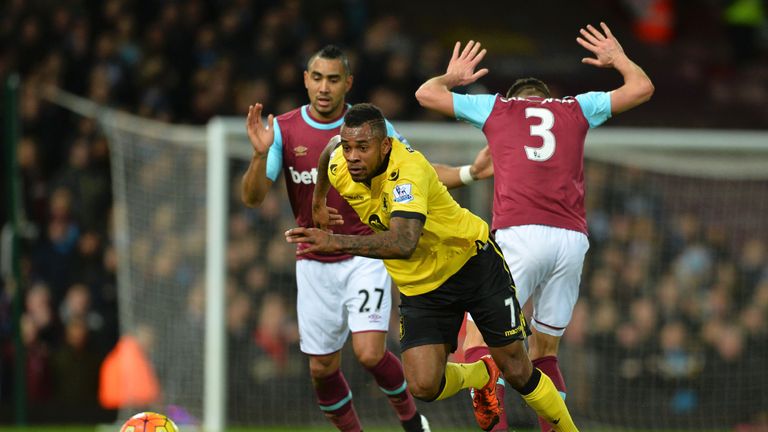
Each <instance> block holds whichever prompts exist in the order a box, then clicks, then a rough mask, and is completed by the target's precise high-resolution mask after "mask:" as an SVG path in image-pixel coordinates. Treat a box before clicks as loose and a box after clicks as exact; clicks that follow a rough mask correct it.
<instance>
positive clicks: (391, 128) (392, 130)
mask: <svg viewBox="0 0 768 432" xmlns="http://www.w3.org/2000/svg"><path fill="white" fill-rule="evenodd" d="M384 122H385V123H386V124H387V136H390V137H393V138H397V139H398V140H399V141H400V142H402V143H404V144H408V140H407V139H406V138H405V137H404V136H402V135H400V132H398V131H397V129H395V127H394V126H392V123H390V122H389V120H386V119H385V120H384Z"/></svg>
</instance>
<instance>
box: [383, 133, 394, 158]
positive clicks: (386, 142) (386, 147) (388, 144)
mask: <svg viewBox="0 0 768 432" xmlns="http://www.w3.org/2000/svg"><path fill="white" fill-rule="evenodd" d="M391 149H392V138H390V137H388V136H385V137H384V139H383V140H381V154H382V155H385V154H387V153H389V151H390V150H391Z"/></svg>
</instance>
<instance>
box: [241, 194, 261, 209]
mask: <svg viewBox="0 0 768 432" xmlns="http://www.w3.org/2000/svg"><path fill="white" fill-rule="evenodd" d="M240 200H241V201H242V202H243V204H245V206H246V207H248V208H256V207H258V206H260V205H261V201H262V199H259V198H258V197H255V196H253V195H248V194H246V193H245V192H243V193H242V195H241V196H240Z"/></svg>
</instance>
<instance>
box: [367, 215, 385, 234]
mask: <svg viewBox="0 0 768 432" xmlns="http://www.w3.org/2000/svg"><path fill="white" fill-rule="evenodd" d="M368 226H370V227H371V228H373V229H375V230H376V231H387V230H388V229H389V228H387V227H386V226H385V225H384V222H382V221H381V218H380V217H379V215H377V214H372V215H371V216H369V217H368Z"/></svg>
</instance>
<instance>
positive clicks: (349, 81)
mask: <svg viewBox="0 0 768 432" xmlns="http://www.w3.org/2000/svg"><path fill="white" fill-rule="evenodd" d="M354 80H355V77H354V75H352V74H349V75H347V78H346V79H345V81H346V86H347V92H348V91H349V90H350V89H351V88H352V81H354Z"/></svg>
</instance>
